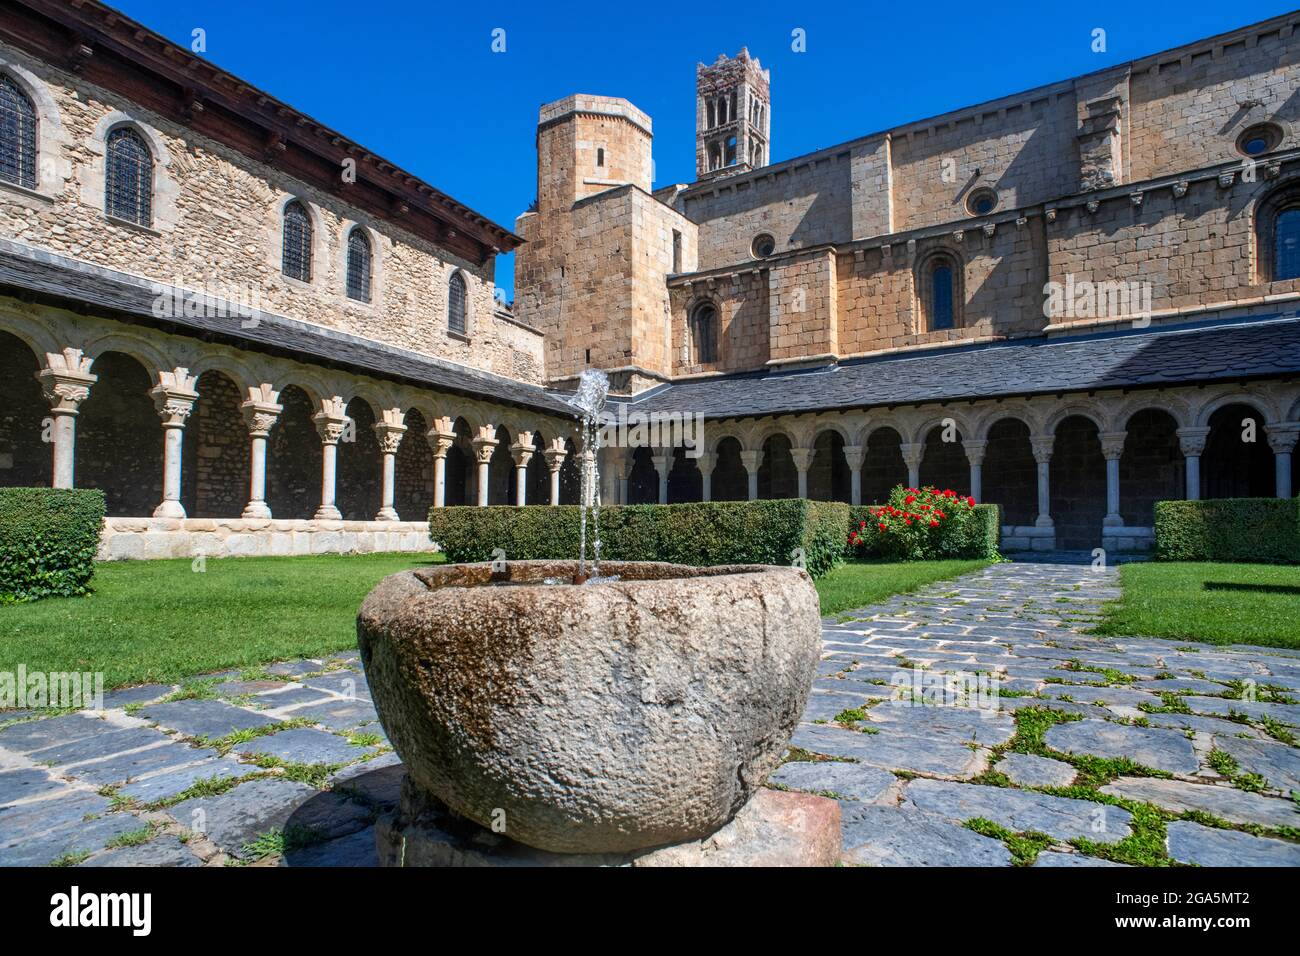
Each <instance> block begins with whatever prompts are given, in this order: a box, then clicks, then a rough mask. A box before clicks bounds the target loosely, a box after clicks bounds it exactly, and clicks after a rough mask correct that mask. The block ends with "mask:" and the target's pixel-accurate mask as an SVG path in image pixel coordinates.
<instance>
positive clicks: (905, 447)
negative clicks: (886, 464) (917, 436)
mask: <svg viewBox="0 0 1300 956" xmlns="http://www.w3.org/2000/svg"><path fill="white" fill-rule="evenodd" d="M898 448H899V451H900V452H901V453H902V455H903V464H905V465H906V466H907V467H908V468H909V469H910V468H920V467H921V459H922V458H924V457H925V442H919V441H905V442H903V443H902V444H901V445H899V446H898Z"/></svg>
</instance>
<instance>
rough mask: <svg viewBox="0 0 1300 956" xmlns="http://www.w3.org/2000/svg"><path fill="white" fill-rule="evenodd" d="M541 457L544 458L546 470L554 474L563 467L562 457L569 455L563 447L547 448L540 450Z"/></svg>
mask: <svg viewBox="0 0 1300 956" xmlns="http://www.w3.org/2000/svg"><path fill="white" fill-rule="evenodd" d="M542 457H543V458H545V459H546V468H547V470H548V471H550V472H551V473H552V474H554V473H555V472H557V471H559V470H560V469H561V468H563V467H564V459H566V458H568V457H569V453H568V451H566V450H565V449H563V448H548V449H546V451H544V452H542Z"/></svg>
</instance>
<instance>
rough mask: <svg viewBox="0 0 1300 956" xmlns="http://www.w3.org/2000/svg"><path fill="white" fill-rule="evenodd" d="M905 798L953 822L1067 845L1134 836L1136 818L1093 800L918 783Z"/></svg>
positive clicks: (908, 789)
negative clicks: (987, 824) (984, 823)
mask: <svg viewBox="0 0 1300 956" xmlns="http://www.w3.org/2000/svg"><path fill="white" fill-rule="evenodd" d="M903 796H904V798H905V799H906V800H907V801H908V802H910V803H911V804H912V805H914V806H915V807H917V808H918V809H920V810H927V811H929V812H931V813H936V814H938V815H939V816H942V817H946V818H947V819H949V820H957V821H966V820H973V819H976V818H981V819H985V820H992V821H993V822H994V823H996V824H998V825H999V826H1003V827H1006V828H1007V829H1008V830H1011V831H1013V832H1016V833H1021V832H1028V831H1033V832H1035V833H1045V834H1047V835H1048V836H1050V837H1053V838H1055V839H1057V840H1060V841H1062V842H1065V841H1068V840H1073V839H1076V838H1080V837H1082V838H1084V839H1088V840H1093V841H1095V842H1097V843H1118V842H1119V841H1120V840H1122V839H1124V837H1126V836H1128V835H1129V833H1130V832H1132V830H1131V828H1130V827H1129V821H1130V820H1132V819H1133V815H1132V814H1131V813H1129V812H1128V811H1127V810H1125V809H1123V808H1121V807H1114V806H1110V805H1108V804H1104V803H1094V802H1092V801H1091V800H1075V799H1073V798H1071V797H1053V796H1049V795H1048V794H1045V793H1032V792H1029V791H1026V790H1011V789H1007V788H1005V787H982V786H978V785H973V784H964V783H952V782H949V781H947V780H913V781H912V782H911V783H909V784H908V785H907V787H906V788H905V789H904V790H903Z"/></svg>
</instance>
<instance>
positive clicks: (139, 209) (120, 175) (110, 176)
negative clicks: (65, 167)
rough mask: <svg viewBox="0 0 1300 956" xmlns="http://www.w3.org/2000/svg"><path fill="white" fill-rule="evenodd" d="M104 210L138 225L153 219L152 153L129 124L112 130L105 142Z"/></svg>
mask: <svg viewBox="0 0 1300 956" xmlns="http://www.w3.org/2000/svg"><path fill="white" fill-rule="evenodd" d="M104 212H105V213H107V214H108V215H110V216H112V217H113V218H114V219H124V220H126V221H127V222H133V223H135V224H136V225H137V226H147V225H149V224H150V223H152V222H153V153H151V152H149V147H148V145H147V144H146V143H145V141H144V137H143V136H141V135H140V134H139V133H137V132H136V131H135V130H133V129H131V127H129V126H119V127H118V128H117V129H115V130H113V131H112V132H111V133H109V134H108V142H107V143H106V144H105V158H104Z"/></svg>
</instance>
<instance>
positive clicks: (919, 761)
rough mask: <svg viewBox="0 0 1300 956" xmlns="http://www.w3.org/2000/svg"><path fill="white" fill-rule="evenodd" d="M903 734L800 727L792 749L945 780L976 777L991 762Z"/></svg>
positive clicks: (966, 751) (962, 749) (977, 754)
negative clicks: (948, 778) (800, 748)
mask: <svg viewBox="0 0 1300 956" xmlns="http://www.w3.org/2000/svg"><path fill="white" fill-rule="evenodd" d="M922 740H923V738H917V737H913V736H907V735H902V734H886V733H878V734H866V733H860V732H859V731H856V730H844V729H841V728H839V727H825V726H819V725H815V724H800V725H799V726H798V727H796V728H795V732H794V736H793V738H792V739H791V741H790V743H791V746H794V747H802V748H803V749H805V750H810V751H812V752H813V753H818V754H826V755H827V756H831V757H848V758H850V759H853V760H857V761H860V762H861V763H865V764H868V765H870V766H873V767H880V768H882V769H884V770H907V771H911V772H914V773H929V774H934V775H936V776H945V777H973V776H975V775H977V774H979V773H981V772H982V771H983V770H984V767H985V766H986V765H987V763H988V758H987V756H986V755H985V754H983V753H980V752H979V751H972V750H971V749H969V748H968V747H966V746H965V744H961V743H952V742H950V741H946V740H932V741H924V742H919V741H922Z"/></svg>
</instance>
